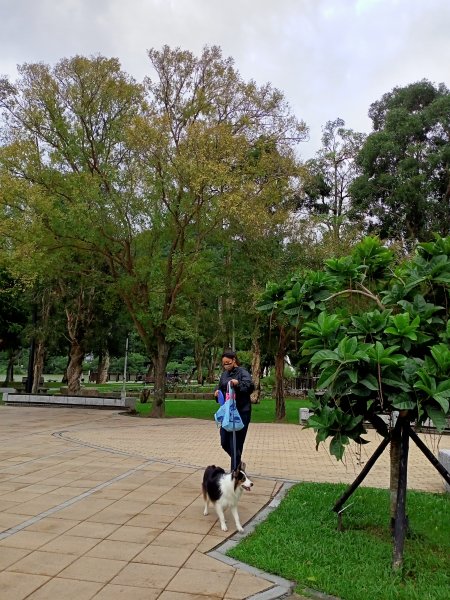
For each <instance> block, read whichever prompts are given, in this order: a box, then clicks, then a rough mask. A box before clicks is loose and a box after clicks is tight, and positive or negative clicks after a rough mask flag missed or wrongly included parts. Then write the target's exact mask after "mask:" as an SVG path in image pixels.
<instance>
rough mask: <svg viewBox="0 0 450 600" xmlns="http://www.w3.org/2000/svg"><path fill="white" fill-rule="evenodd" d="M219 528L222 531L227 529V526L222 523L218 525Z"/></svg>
mask: <svg viewBox="0 0 450 600" xmlns="http://www.w3.org/2000/svg"><path fill="white" fill-rule="evenodd" d="M220 529H221V530H222V531H228V527H227V526H226V525H225V524H224V525H221V526H220Z"/></svg>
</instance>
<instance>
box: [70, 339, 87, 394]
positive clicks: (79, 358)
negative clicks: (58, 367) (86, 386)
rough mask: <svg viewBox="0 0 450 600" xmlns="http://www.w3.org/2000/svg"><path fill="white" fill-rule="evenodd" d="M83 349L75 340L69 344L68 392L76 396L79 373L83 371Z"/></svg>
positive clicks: (78, 391) (78, 387)
mask: <svg viewBox="0 0 450 600" xmlns="http://www.w3.org/2000/svg"><path fill="white" fill-rule="evenodd" d="M83 359H84V350H83V348H82V347H81V345H80V344H79V342H78V341H77V340H73V341H72V343H71V344H70V352H69V364H68V365H67V371H66V374H67V387H68V390H67V392H68V394H71V395H73V396H76V395H77V394H79V393H80V389H81V383H80V382H81V375H82V373H83V369H82V366H83Z"/></svg>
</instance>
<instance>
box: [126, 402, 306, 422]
mask: <svg viewBox="0 0 450 600" xmlns="http://www.w3.org/2000/svg"><path fill="white" fill-rule="evenodd" d="M307 406H310V403H309V402H308V400H297V399H295V400H286V422H287V423H296V424H298V422H299V419H298V411H299V408H304V407H307ZM150 408H151V403H146V404H141V403H138V404H137V405H136V410H137V412H138V413H139V414H140V415H142V416H145V415H148V413H149V411H150ZM218 408H219V405H218V404H217V403H216V402H215V400H213V399H211V401H209V400H166V416H167V417H192V418H194V419H206V420H209V421H211V420H213V419H214V413H215V412H216V410H217V409H218ZM274 420H275V401H274V400H272V399H268V400H263V401H262V402H261V403H260V404H254V405H253V408H252V423H273V422H274Z"/></svg>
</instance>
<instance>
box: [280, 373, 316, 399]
mask: <svg viewBox="0 0 450 600" xmlns="http://www.w3.org/2000/svg"><path fill="white" fill-rule="evenodd" d="M318 380H319V378H318V377H315V376H313V375H300V376H298V377H292V378H290V379H286V380H285V382H284V389H285V392H286V393H287V394H291V395H292V396H306V395H307V393H308V391H309V390H315V389H316V386H317V382H318Z"/></svg>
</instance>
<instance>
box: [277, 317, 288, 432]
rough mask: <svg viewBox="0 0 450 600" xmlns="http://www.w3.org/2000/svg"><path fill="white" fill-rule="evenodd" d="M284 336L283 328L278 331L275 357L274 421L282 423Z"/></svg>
mask: <svg viewBox="0 0 450 600" xmlns="http://www.w3.org/2000/svg"><path fill="white" fill-rule="evenodd" d="M285 342H286V334H285V331H284V328H283V327H281V329H280V337H279V339H278V351H277V354H276V356H275V419H276V420H277V421H282V420H283V419H285V418H286V404H285V402H284V357H285V354H286V347H285Z"/></svg>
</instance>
